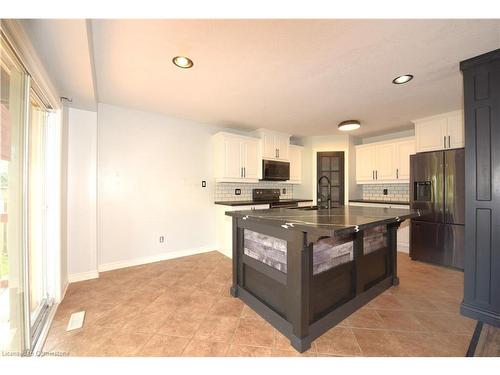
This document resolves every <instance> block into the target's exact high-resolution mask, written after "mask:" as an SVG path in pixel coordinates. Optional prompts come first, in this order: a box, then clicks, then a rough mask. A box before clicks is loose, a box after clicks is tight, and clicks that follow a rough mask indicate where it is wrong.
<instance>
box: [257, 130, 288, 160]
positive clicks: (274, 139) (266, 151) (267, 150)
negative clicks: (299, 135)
mask: <svg viewBox="0 0 500 375" xmlns="http://www.w3.org/2000/svg"><path fill="white" fill-rule="evenodd" d="M254 134H255V135H256V136H258V137H259V138H260V139H261V148H262V149H261V152H262V158H263V159H271V160H285V161H288V160H289V147H290V135H288V134H283V133H278V132H274V131H271V130H267V129H257V130H256V131H255V132H254Z"/></svg>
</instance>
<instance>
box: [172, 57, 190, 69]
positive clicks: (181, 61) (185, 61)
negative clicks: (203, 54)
mask: <svg viewBox="0 0 500 375" xmlns="http://www.w3.org/2000/svg"><path fill="white" fill-rule="evenodd" d="M172 62H173V63H174V64H175V65H176V66H178V67H179V68H182V69H188V68H191V67H192V66H193V60H191V59H190V58H189V57H186V56H175V57H174V58H173V59H172Z"/></svg>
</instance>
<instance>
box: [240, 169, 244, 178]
mask: <svg viewBox="0 0 500 375" xmlns="http://www.w3.org/2000/svg"><path fill="white" fill-rule="evenodd" d="M240 177H243V167H241V168H240Z"/></svg>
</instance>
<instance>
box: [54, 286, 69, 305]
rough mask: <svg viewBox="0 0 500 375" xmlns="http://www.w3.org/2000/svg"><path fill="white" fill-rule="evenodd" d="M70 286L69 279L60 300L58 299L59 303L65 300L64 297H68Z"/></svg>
mask: <svg viewBox="0 0 500 375" xmlns="http://www.w3.org/2000/svg"><path fill="white" fill-rule="evenodd" d="M68 286H69V280H68V282H67V283H66V285H65V286H64V290H63V291H62V293H61V298H60V299H59V301H57V304H59V303H61V302H62V301H63V299H64V297H66V292H67V291H68Z"/></svg>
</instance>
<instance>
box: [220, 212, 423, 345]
mask: <svg viewBox="0 0 500 375" xmlns="http://www.w3.org/2000/svg"><path fill="white" fill-rule="evenodd" d="M271 211H274V210H268V212H269V214H267V212H263V211H261V212H254V213H253V212H248V211H240V212H231V213H228V215H229V216H233V285H232V287H231V294H232V295H233V296H234V297H238V298H240V299H242V300H243V301H244V302H245V303H246V304H247V305H249V306H250V307H251V308H252V309H254V310H255V311H256V312H257V313H258V314H259V315H261V316H262V317H263V318H264V319H265V320H267V321H268V322H269V323H270V324H272V325H273V326H274V327H275V328H276V329H278V330H279V331H280V332H281V333H282V334H284V335H285V336H287V337H288V338H289V339H290V342H291V345H292V346H293V347H294V348H295V349H296V350H298V351H299V352H303V351H305V350H307V349H308V348H309V347H310V345H311V342H312V341H313V340H314V339H316V338H317V337H319V336H321V335H322V334H323V333H324V332H326V331H327V330H328V329H330V328H332V327H333V326H335V325H336V324H338V323H340V322H341V321H342V320H344V319H345V318H346V317H347V316H349V315H350V314H352V313H353V312H354V311H356V310H357V309H359V308H360V307H362V306H364V305H365V304H367V303H368V302H369V301H370V300H372V299H373V298H375V297H376V296H377V295H379V294H381V293H382V292H383V291H384V290H386V289H388V288H390V287H391V286H393V285H397V284H398V283H399V279H398V277H397V255H396V236H397V228H398V227H399V224H400V222H402V221H403V220H405V219H407V218H410V217H413V216H417V214H418V213H415V212H412V211H410V210H407V211H408V212H406V213H404V214H402V212H401V210H397V213H398V214H397V215H394V216H392V214H393V212H392V211H391V210H380V211H376V210H372V209H371V210H363V208H359V207H357V208H353V209H352V210H351V209H350V208H341V209H338V210H337V209H336V210H335V211H333V210H332V211H333V214H330V213H326V212H321V211H320V212H318V217H319V216H321V217H327V216H331V217H332V221H334V219H335V217H337V216H338V213H340V212H342V211H344V212H345V214H346V220H347V219H348V218H349V217H350V218H351V219H352V217H353V215H361V216H359V217H360V221H361V218H362V214H363V213H365V214H370V215H371V216H372V217H374V218H375V219H373V221H372V222H370V220H369V218H370V217H369V216H365V217H364V219H362V222H363V225H362V226H344V227H339V226H338V225H337V224H336V223H335V224H333V223H332V224H331V225H330V228H332V229H330V230H326V229H325V226H324V225H322V226H318V225H314V224H306V225H301V226H300V227H299V226H296V225H295V226H294V225H290V224H288V223H289V222H290V221H289V220H287V219H289V218H291V217H292V216H293V217H296V213H294V212H293V211H294V210H285V209H280V211H279V215H276V212H277V211H274V212H271ZM288 214H289V215H288ZM334 214H335V215H334ZM269 215H272V216H273V217H276V216H282V217H283V221H281V222H280V221H279V220H276V221H274V220H273V221H269V220H266V216H269ZM287 216H289V217H287ZM335 221H336V219H335ZM327 225H328V224H327ZM337 228H339V229H337ZM309 229H310V230H309ZM252 232H253V233H252ZM325 233H329V236H328V235H325ZM342 241H344V242H342ZM365 242H366V246H365ZM349 243H350V244H352V245H351V246H352V258H351V254H350V253H349V257H350V260H349V261H347V262H339V264H335V265H334V266H332V267H330V266H328V267H325V269H322V270H320V271H319V269H318V268H317V272H315V262H314V254H315V251H314V247H315V245H316V253H319V252H320V251H318V249H321V246H324V247H325V248H329V247H335V245H336V244H339V245H345V244H349ZM332 245H333V246H332ZM255 246H257V247H255ZM245 248H246V251H245ZM259 248H260V250H259ZM266 249H268V250H270V251H271V253H272V254H274V255H276V256H273V257H270V256H269V254H264V256H262V252H263V251H265V250H266ZM259 252H260V253H261V254H260V256H261V258H260V260H259ZM278 256H279V257H278ZM269 258H272V259H271V260H269ZM332 258H335V257H334V256H333V257H332ZM285 259H286V262H285ZM318 259H319V258H318V256H316V266H317V265H318V264H319V263H320V262H318ZM263 260H265V261H263ZM344 260H345V259H344ZM318 271H319V272H318Z"/></svg>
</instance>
